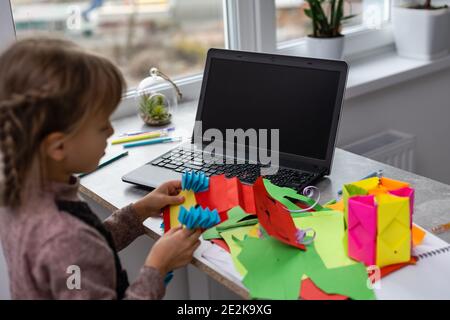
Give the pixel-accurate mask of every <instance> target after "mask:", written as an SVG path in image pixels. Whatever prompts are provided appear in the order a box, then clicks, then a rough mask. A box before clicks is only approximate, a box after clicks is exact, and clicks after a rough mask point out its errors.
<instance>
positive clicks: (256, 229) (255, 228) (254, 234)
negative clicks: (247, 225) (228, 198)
mask: <svg viewBox="0 0 450 320" xmlns="http://www.w3.org/2000/svg"><path fill="white" fill-rule="evenodd" d="M258 234H259V223H257V224H255V225H254V226H253V228H252V229H250V231H249V232H248V236H249V237H252V238H259V236H258Z"/></svg>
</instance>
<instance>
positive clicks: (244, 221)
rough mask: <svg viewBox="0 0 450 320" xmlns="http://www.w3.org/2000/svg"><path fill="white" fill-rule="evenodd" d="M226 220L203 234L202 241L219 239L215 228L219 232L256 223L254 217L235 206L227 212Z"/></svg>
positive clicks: (256, 220)
mask: <svg viewBox="0 0 450 320" xmlns="http://www.w3.org/2000/svg"><path fill="white" fill-rule="evenodd" d="M227 215H228V219H227V220H225V221H224V222H222V223H219V224H218V225H217V226H214V227H212V228H210V229H208V230H206V231H205V232H204V233H203V239H205V240H211V239H217V238H220V234H219V230H218V229H217V228H219V227H220V229H221V231H224V230H226V229H231V228H237V227H239V226H243V225H255V224H256V223H258V219H256V216H254V215H250V214H247V213H246V212H245V211H244V210H242V208H241V207H239V206H237V207H234V208H233V209H231V210H229V211H228V213H227Z"/></svg>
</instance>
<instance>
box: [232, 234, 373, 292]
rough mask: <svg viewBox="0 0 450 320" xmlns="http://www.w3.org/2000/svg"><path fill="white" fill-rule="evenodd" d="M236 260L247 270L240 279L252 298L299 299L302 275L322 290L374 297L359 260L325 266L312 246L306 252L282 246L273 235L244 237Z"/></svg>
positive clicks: (363, 267)
mask: <svg viewBox="0 0 450 320" xmlns="http://www.w3.org/2000/svg"><path fill="white" fill-rule="evenodd" d="M241 245H242V250H241V253H240V254H239V255H238V260H239V261H240V262H241V263H242V265H243V267H244V268H245V269H246V270H247V274H246V275H245V277H244V279H243V283H244V285H245V286H246V287H247V288H248V289H249V291H250V296H251V297H252V298H261V299H298V297H299V296H300V284H301V279H303V278H304V277H305V276H308V277H310V278H311V280H312V281H313V282H314V283H315V284H316V285H317V286H318V287H319V288H321V289H322V290H323V291H324V292H327V293H330V294H331V293H333V294H342V295H346V296H348V297H350V298H352V299H374V298H375V295H374V293H373V291H372V290H371V289H369V288H368V287H367V285H366V282H367V279H368V276H367V271H366V268H365V266H364V265H363V264H361V263H355V264H353V265H350V266H346V267H340V268H333V269H327V268H326V267H325V265H324V264H323V262H322V260H321V258H320V256H319V254H318V253H317V251H316V250H315V247H314V245H310V246H308V247H307V251H301V250H298V249H297V248H294V247H291V246H288V245H285V244H283V243H281V242H279V241H277V240H275V239H273V238H265V239H256V238H246V239H245V240H244V241H242V243H241Z"/></svg>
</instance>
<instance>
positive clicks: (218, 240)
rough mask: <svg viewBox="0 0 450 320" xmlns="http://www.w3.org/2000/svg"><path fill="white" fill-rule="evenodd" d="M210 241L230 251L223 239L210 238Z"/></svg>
mask: <svg viewBox="0 0 450 320" xmlns="http://www.w3.org/2000/svg"><path fill="white" fill-rule="evenodd" d="M211 242H212V243H214V244H216V245H218V246H219V247H221V248H222V249H223V250H225V251H227V252H228V253H230V247H229V246H228V245H227V243H226V242H225V240H223V239H211Z"/></svg>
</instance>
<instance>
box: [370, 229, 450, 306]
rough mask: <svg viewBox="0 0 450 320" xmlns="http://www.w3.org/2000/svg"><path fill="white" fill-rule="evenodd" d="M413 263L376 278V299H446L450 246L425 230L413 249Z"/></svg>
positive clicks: (449, 286)
mask: <svg viewBox="0 0 450 320" xmlns="http://www.w3.org/2000/svg"><path fill="white" fill-rule="evenodd" d="M413 254H414V256H417V257H418V259H419V260H418V261H417V263H416V265H410V266H407V267H404V268H402V269H400V270H399V271H396V272H394V273H392V274H390V275H388V276H386V277H384V278H382V279H381V281H380V288H379V289H376V288H375V295H376V296H377V299H380V300H394V299H395V300H431V299H433V300H443V299H445V300H448V299H450V245H449V244H448V243H447V242H445V241H443V240H441V239H439V238H438V237H436V236H435V235H433V234H431V233H429V232H427V233H426V236H425V238H424V241H423V243H422V244H421V245H420V246H417V247H416V248H414V251H413Z"/></svg>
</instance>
